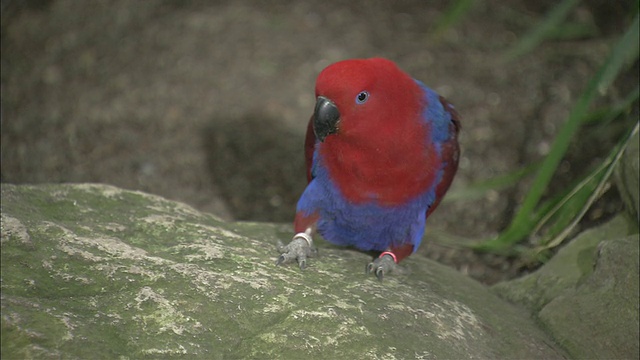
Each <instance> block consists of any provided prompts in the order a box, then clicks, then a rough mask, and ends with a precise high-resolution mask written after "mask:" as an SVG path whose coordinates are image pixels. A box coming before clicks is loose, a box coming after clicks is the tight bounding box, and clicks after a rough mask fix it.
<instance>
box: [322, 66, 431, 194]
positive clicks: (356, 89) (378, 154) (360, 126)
mask: <svg viewBox="0 0 640 360" xmlns="http://www.w3.org/2000/svg"><path fill="white" fill-rule="evenodd" d="M316 99H317V102H316V107H315V111H314V116H313V131H314V133H315V136H316V138H317V139H318V140H319V141H320V143H318V144H317V147H318V151H319V153H320V155H321V157H322V161H323V163H324V165H325V166H326V168H327V169H328V170H329V174H330V175H331V178H332V179H333V181H335V183H336V184H337V186H338V188H339V189H340V190H341V191H342V192H343V194H344V195H345V196H346V197H347V198H349V199H350V200H351V201H355V202H363V201H369V200H373V199H375V200H376V201H378V202H381V203H387V204H397V203H401V202H403V201H405V200H406V199H408V198H410V197H412V196H415V195H416V194H418V193H421V192H422V191H425V189H426V188H428V187H429V186H430V185H431V184H433V183H434V181H435V176H436V171H437V169H439V168H440V160H439V158H438V157H437V156H436V155H435V151H433V144H431V143H428V142H427V140H426V139H428V138H429V137H428V134H429V131H430V128H429V126H428V125H427V123H426V122H425V121H424V120H421V118H422V112H423V110H424V107H425V98H424V91H423V90H422V89H421V88H420V85H419V84H418V83H417V82H416V81H415V80H414V79H413V78H411V77H410V76H409V75H407V74H406V73H404V72H403V71H402V70H400V69H399V68H398V67H397V66H396V65H395V64H394V63H393V62H391V61H389V60H386V59H380V58H372V59H353V60H345V61H340V62H337V63H335V64H332V65H330V66H328V67H327V68H325V69H324V70H323V71H322V72H321V73H320V75H319V76H318V79H317V80H316ZM425 169H426V170H425Z"/></svg>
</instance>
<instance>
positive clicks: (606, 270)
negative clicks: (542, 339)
mask: <svg viewBox="0 0 640 360" xmlns="http://www.w3.org/2000/svg"><path fill="white" fill-rule="evenodd" d="M639 244H640V241H639V238H638V229H637V226H636V225H635V224H634V223H633V222H630V221H628V219H627V218H626V217H625V216H623V215H620V216H618V217H616V218H614V219H612V220H611V221H609V222H608V223H606V224H603V225H601V226H600V227H597V228H595V229H591V230H587V231H584V232H583V233H581V234H580V235H579V236H577V237H576V238H575V239H573V240H572V241H571V242H570V243H569V244H568V245H566V246H565V247H563V248H562V249H560V251H559V252H558V253H557V254H556V255H555V256H554V257H553V258H552V259H551V260H550V261H549V262H548V263H546V264H545V265H544V266H543V267H542V268H541V269H539V270H538V271H536V272H535V273H533V274H530V275H528V276H525V277H523V278H520V279H517V280H512V281H509V282H504V283H500V284H497V285H495V286H494V287H493V290H494V291H495V292H496V293H498V294H500V295H502V296H503V297H504V298H506V299H508V300H510V301H512V302H517V303H521V304H523V305H525V306H526V307H528V308H529V309H530V310H531V311H532V313H533V314H534V315H535V316H536V317H537V318H538V319H539V320H540V322H541V323H542V324H543V326H544V328H545V329H547V331H548V332H549V333H550V334H551V335H552V337H554V338H555V339H556V341H558V342H559V343H560V344H562V346H563V347H564V348H566V349H567V351H568V352H569V353H570V354H571V355H572V356H573V357H575V358H583V359H586V358H591V359H637V358H638V357H639V356H640V340H639V339H640V334H639V331H638V324H639V323H640V319H639V315H638V293H639V291H640V285H639V282H640V279H639V277H638V273H639V271H640V267H639V263H638V257H639V256H640V254H639Z"/></svg>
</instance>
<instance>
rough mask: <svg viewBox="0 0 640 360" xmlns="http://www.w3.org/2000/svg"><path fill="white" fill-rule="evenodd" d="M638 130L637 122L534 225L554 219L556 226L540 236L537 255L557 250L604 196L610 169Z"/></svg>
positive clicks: (610, 172) (611, 172) (540, 226)
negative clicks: (606, 154) (590, 170)
mask: <svg viewBox="0 0 640 360" xmlns="http://www.w3.org/2000/svg"><path fill="white" fill-rule="evenodd" d="M638 129H639V123H638V122H636V124H635V126H634V127H633V129H632V130H631V131H630V132H629V134H627V136H625V137H624V138H623V139H622V141H620V143H619V144H618V145H617V146H616V147H614V149H613V150H612V151H611V153H610V154H609V156H607V158H606V159H605V160H604V161H603V162H602V164H601V165H600V166H598V168H597V169H595V170H594V171H593V172H591V173H590V174H589V175H588V176H586V177H585V179H583V181H581V182H580V183H579V184H578V186H576V187H575V188H574V189H573V190H572V191H571V192H570V193H569V194H568V195H567V196H566V197H565V198H564V199H563V200H562V201H561V202H560V203H559V204H558V205H557V206H556V207H554V208H553V209H552V210H551V211H549V212H548V213H547V214H545V216H544V217H543V218H542V219H541V221H540V222H539V223H538V225H537V226H536V232H537V231H539V230H540V229H541V228H542V227H543V226H544V225H545V224H546V223H547V222H549V221H550V220H553V219H554V218H555V224H553V228H552V229H550V230H549V232H548V233H547V234H546V235H545V236H544V237H542V239H541V241H540V246H539V247H538V249H537V251H536V252H541V251H545V250H548V249H551V248H553V247H556V246H558V245H560V244H561V243H562V242H563V241H564V240H565V239H566V238H567V237H568V236H569V234H570V233H571V231H572V230H573V229H574V228H575V226H576V225H577V224H578V222H579V221H580V220H581V219H582V218H583V217H584V214H586V212H587V211H588V210H589V208H590V207H591V205H593V203H594V202H595V201H596V200H597V199H598V198H599V197H600V196H601V195H602V194H603V193H604V191H605V188H606V185H607V183H608V180H609V178H610V177H611V174H613V170H614V169H615V167H616V165H617V164H618V162H619V160H620V158H621V157H622V154H624V151H625V149H626V148H627V146H628V144H629V142H630V141H631V139H633V136H634V135H635V134H636V133H637V132H638ZM576 210H577V211H576ZM558 215H560V216H558Z"/></svg>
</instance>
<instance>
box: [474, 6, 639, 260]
mask: <svg viewBox="0 0 640 360" xmlns="http://www.w3.org/2000/svg"><path fill="white" fill-rule="evenodd" d="M638 26H639V21H638V15H636V18H635V20H634V21H633V23H632V24H631V26H630V27H629V29H628V30H627V32H626V33H625V34H624V35H623V36H622V38H621V39H620V41H618V43H617V44H616V46H615V47H614V48H613V49H612V51H611V54H610V55H609V57H608V58H607V60H606V61H605V63H604V65H603V66H602V67H601V68H600V69H599V71H598V72H597V73H596V74H595V75H594V76H593V77H592V78H591V80H590V81H589V84H588V85H587V88H586V89H585V91H584V92H583V93H582V94H581V96H580V98H579V99H578V101H577V102H576V104H575V105H574V107H573V109H572V110H571V112H570V114H569V118H568V119H567V121H566V122H565V123H564V125H563V126H562V127H561V129H560V132H559V133H558V135H557V136H556V138H555V140H554V142H553V144H552V146H551V149H550V151H549V154H548V155H547V157H546V158H545V159H544V161H543V163H542V166H541V167H540V170H539V171H538V174H537V176H536V178H535V180H534V182H533V184H532V186H531V189H530V190H529V192H528V193H527V196H526V197H525V199H524V201H523V203H522V205H521V206H520V208H519V210H518V212H517V213H516V215H515V217H514V219H513V221H512V222H511V224H510V225H509V227H508V228H507V229H506V230H505V231H504V232H503V233H501V234H500V235H498V237H496V238H494V239H490V240H488V241H485V242H483V243H481V244H479V245H478V246H477V247H476V249H478V250H483V251H497V252H500V251H504V250H506V249H507V248H508V247H510V246H511V245H513V244H515V243H517V242H519V241H521V240H522V239H523V238H524V237H526V236H527V235H528V234H529V232H530V231H531V230H533V226H534V225H533V223H532V218H533V215H534V211H535V209H536V206H537V205H538V203H539V202H540V199H541V198H542V195H543V194H544V192H545V190H546V188H547V185H548V184H549V181H551V178H552V176H553V174H554V173H555V172H556V169H557V167H558V164H559V163H560V161H561V160H562V158H563V157H564V155H565V153H566V151H567V148H568V147H569V144H570V142H571V139H572V138H573V136H574V135H575V133H576V132H577V130H578V129H579V128H580V125H581V124H582V122H583V121H584V120H585V119H586V118H587V116H586V115H587V113H588V111H589V104H590V103H591V101H592V100H593V99H594V98H595V97H596V96H597V95H598V93H599V92H602V91H603V90H606V88H607V87H608V86H609V85H610V84H611V82H612V81H613V79H615V77H616V76H617V74H619V73H620V71H621V70H622V69H623V67H624V65H625V64H626V63H627V61H628V60H630V59H633V55H634V54H635V58H636V59H637V57H638V46H637V40H638V32H639V30H638ZM631 42H634V43H631Z"/></svg>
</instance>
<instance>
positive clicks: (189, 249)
mask: <svg viewBox="0 0 640 360" xmlns="http://www.w3.org/2000/svg"><path fill="white" fill-rule="evenodd" d="M290 237H291V229H290V227H289V226H284V225H282V226H278V225H272V224H261V223H225V222H223V221H221V220H219V219H217V218H215V217H213V216H211V215H208V214H203V213H200V212H198V211H196V210H194V209H192V208H190V207H188V206H186V205H184V204H181V203H177V202H173V201H168V200H165V199H163V198H160V197H156V196H152V195H148V194H145V193H141V192H133V191H126V190H121V189H118V188H115V187H111V186H105V185H90V184H79V185H37V186H27V185H21V186H15V185H8V184H3V185H2V358H3V359H5V358H6V359H10V358H37V359H48V358H61V357H62V358H82V359H89V358H91V359H95V358H109V359H114V358H122V359H127V358H132V359H133V358H136V359H138V358H167V357H182V358H189V359H194V358H202V359H222V358H256V359H267V358H268V359H274V358H283V359H302V358H308V359H321V358H325V359H349V358H352V359H413V358H416V359H462V358H479V359H496V358H521V359H524V358H529V359H531V358H544V359H554V358H563V357H564V355H565V354H564V352H563V351H562V350H559V348H558V347H556V345H554V342H553V341H552V339H551V338H550V337H549V336H548V335H546V334H545V333H544V332H543V331H541V330H540V329H539V328H538V327H537V326H536V324H535V322H534V321H533V320H532V319H530V318H529V317H528V315H527V312H526V311H524V310H522V309H520V308H517V307H515V306H512V305H510V304H509V303H507V302H505V301H503V300H501V299H500V298H499V297H498V296H496V295H494V294H493V293H492V292H491V291H489V290H488V289H487V288H486V287H484V286H483V285H481V284H479V283H477V282H475V281H473V280H471V279H470V278H468V277H465V276H463V275H462V274H460V273H458V272H456V271H454V270H452V269H450V268H447V267H445V266H442V265H440V264H438V263H435V262H433V261H430V260H427V259H425V258H422V257H419V256H414V257H412V258H410V259H409V260H407V261H406V263H405V268H406V271H405V272H404V273H403V274H395V275H391V276H388V277H387V278H385V281H384V282H382V283H381V282H379V281H377V279H375V277H372V276H366V275H365V274H364V266H365V264H366V263H367V262H368V261H369V260H370V258H369V256H368V255H366V254H362V253H360V252H356V251H351V250H346V249H342V248H336V247H333V246H330V245H329V244H327V243H323V242H320V244H319V247H320V253H321V257H319V258H315V259H313V260H312V261H311V262H310V263H309V267H308V268H307V269H306V270H305V271H301V270H300V269H298V268H297V267H296V266H284V267H276V266H275V265H274V263H275V260H276V258H277V256H278V253H277V252H276V250H275V243H276V241H277V239H282V240H288V239H289V238H290Z"/></svg>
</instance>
